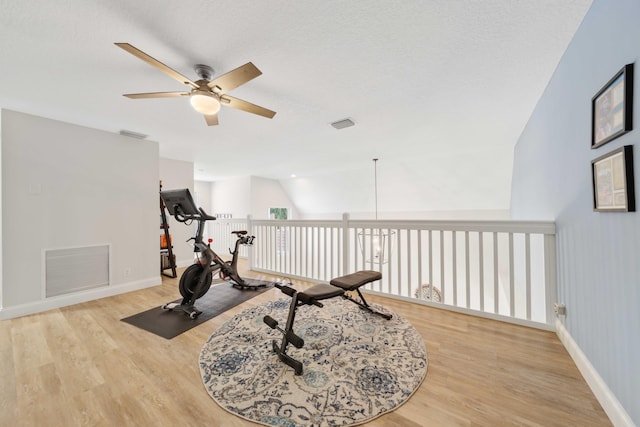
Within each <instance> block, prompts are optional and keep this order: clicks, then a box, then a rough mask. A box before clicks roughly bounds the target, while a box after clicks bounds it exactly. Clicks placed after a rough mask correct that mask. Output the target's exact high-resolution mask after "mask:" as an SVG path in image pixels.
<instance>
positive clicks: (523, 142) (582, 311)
mask: <svg viewBox="0 0 640 427" xmlns="http://www.w3.org/2000/svg"><path fill="white" fill-rule="evenodd" d="M639 16H640V2H638V1H637V0H618V1H615V2H610V1H606V0H595V1H594V2H593V5H592V7H591V9H590V11H589V12H588V13H587V15H586V17H585V19H584V21H583V23H582V25H581V26H580V28H579V29H578V31H577V33H576V35H575V37H574V39H573V41H572V42H571V44H570V45H569V47H568V49H567V51H566V52H565V54H564V56H563V58H562V60H561V62H560V64H559V65H558V68H557V69H556V72H555V74H554V76H553V78H552V79H551V81H550V82H549V85H548V87H547V89H546V91H545V93H544V95H543V96H542V98H541V99H540V101H539V103H538V105H537V107H536V109H535V111H534V113H533V114H532V116H531V118H530V121H529V123H528V125H527V126H526V128H525V130H524V132H523V134H522V136H521V137H520V139H519V141H518V144H517V146H516V149H515V161H514V173H513V182H512V194H511V200H512V207H511V208H512V217H513V219H530V220H555V222H556V228H557V245H558V247H557V249H558V259H557V264H558V299H559V302H562V303H565V304H566V307H567V315H566V317H565V318H561V319H559V336H560V338H561V339H562V340H563V342H564V343H565V346H567V349H568V350H569V352H570V353H571V354H572V356H573V357H574V360H575V361H576V364H577V365H578V367H579V368H580V370H581V371H582V373H583V375H584V376H585V378H586V380H587V382H588V383H589V385H590V386H591V387H592V389H593V391H594V393H595V394H596V396H597V397H598V399H599V400H600V402H601V403H602V405H603V408H604V409H605V411H606V412H607V414H608V415H609V417H610V418H611V420H612V421H613V422H614V424H615V425H629V426H631V425H634V423H635V424H637V425H640V405H638V396H640V364H639V363H638V361H639V360H640V340H638V336H640V309H639V307H638V304H640V263H639V262H638V254H640V213H638V212H634V213H597V212H593V210H592V209H593V208H592V181H591V161H592V160H593V159H595V158H597V157H599V156H601V155H603V154H605V153H608V152H610V151H612V150H614V149H616V148H619V147H621V146H623V145H633V152H634V158H635V188H636V195H635V196H636V200H640V199H638V197H639V196H640V191H639V190H640V130H639V128H640V114H639V112H640V108H639V107H640V104H639V102H640V96H639V95H640V61H639V59H640V45H639V44H638V42H637V41H638V40H639V39H640V26H639V25H638V17H639ZM632 62H635V82H634V85H635V88H634V98H635V99H634V103H635V105H634V117H633V121H634V123H635V125H634V127H635V129H634V130H633V131H632V132H630V133H627V134H626V135H623V136H621V137H619V138H617V139H615V140H614V141H612V142H609V143H607V144H605V145H603V146H601V147H599V148H597V149H595V150H592V149H591V148H590V147H591V98H592V97H593V95H595V94H596V93H597V92H598V91H599V90H600V88H601V87H602V86H603V85H604V84H605V83H607V81H608V80H609V79H610V78H611V77H613V76H614V75H615V74H616V73H617V72H618V71H619V70H620V69H621V68H622V67H623V66H624V65H625V64H627V63H632Z"/></svg>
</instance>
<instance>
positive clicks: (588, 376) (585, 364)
mask: <svg viewBox="0 0 640 427" xmlns="http://www.w3.org/2000/svg"><path fill="white" fill-rule="evenodd" d="M556 333H557V334H558V338H560V341H561V342H562V344H563V345H564V347H565V348H566V349H567V351H568V352H569V355H571V358H572V359H573V361H574V362H575V364H576V366H577V367H578V369H579V370H580V373H581V374H582V376H583V377H584V379H585V381H586V382H587V384H588V385H589V387H590V388H591V391H592V392H593V394H594V395H595V396H596V399H598V402H600V405H602V409H604V412H605V413H606V414H607V416H608V417H609V419H610V420H611V423H613V425H614V426H616V427H635V424H634V422H633V420H632V419H631V417H630V416H629V414H627V411H625V409H624V408H623V407H622V405H621V404H620V402H619V401H618V399H617V398H616V396H615V395H614V394H613V392H612V391H611V389H609V387H608V386H607V384H606V383H605V382H604V380H603V379H602V377H601V376H600V374H598V371H596V369H595V368H594V367H593V365H592V364H591V362H589V359H588V358H587V356H585V354H584V353H583V352H582V350H580V347H578V344H576V342H575V341H574V340H573V338H572V337H571V335H570V334H569V331H567V328H565V327H564V325H563V324H562V322H561V321H560V320H559V319H556Z"/></svg>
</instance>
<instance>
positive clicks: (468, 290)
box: [464, 231, 471, 308]
mask: <svg viewBox="0 0 640 427" xmlns="http://www.w3.org/2000/svg"><path fill="white" fill-rule="evenodd" d="M464 263H465V273H466V277H465V278H466V281H467V282H466V294H467V308H471V272H470V270H471V263H470V262H469V232H468V231H465V232H464Z"/></svg>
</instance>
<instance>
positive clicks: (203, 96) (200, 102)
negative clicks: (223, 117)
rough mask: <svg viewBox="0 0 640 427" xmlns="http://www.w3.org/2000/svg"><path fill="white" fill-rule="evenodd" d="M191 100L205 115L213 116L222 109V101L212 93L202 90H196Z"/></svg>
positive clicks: (197, 109)
mask: <svg viewBox="0 0 640 427" xmlns="http://www.w3.org/2000/svg"><path fill="white" fill-rule="evenodd" d="M190 101H191V106H192V107H193V109H194V110H196V111H197V112H198V113H200V114H204V115H205V116H212V115H214V114H217V113H218V111H220V101H218V99H217V98H216V97H215V96H214V95H213V94H212V93H209V92H205V91H202V90H198V91H194V92H193V93H192V94H191V100H190Z"/></svg>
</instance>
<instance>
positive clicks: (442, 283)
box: [440, 230, 446, 302]
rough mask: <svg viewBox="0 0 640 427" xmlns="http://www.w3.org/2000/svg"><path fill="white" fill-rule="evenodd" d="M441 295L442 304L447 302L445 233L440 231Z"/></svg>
mask: <svg viewBox="0 0 640 427" xmlns="http://www.w3.org/2000/svg"><path fill="white" fill-rule="evenodd" d="M440 293H441V295H442V302H444V300H445V295H446V286H445V283H444V231H443V230H440Z"/></svg>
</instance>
